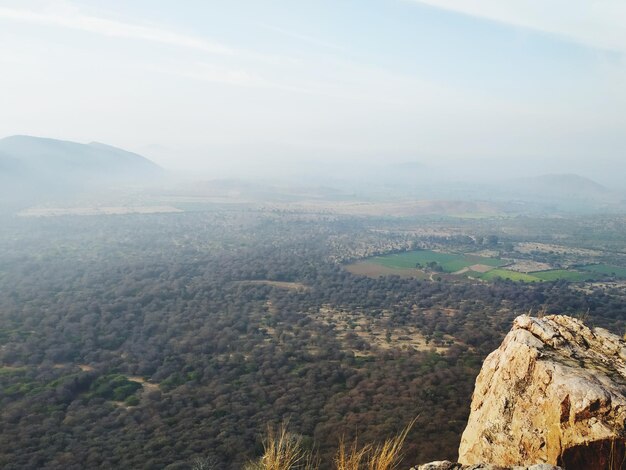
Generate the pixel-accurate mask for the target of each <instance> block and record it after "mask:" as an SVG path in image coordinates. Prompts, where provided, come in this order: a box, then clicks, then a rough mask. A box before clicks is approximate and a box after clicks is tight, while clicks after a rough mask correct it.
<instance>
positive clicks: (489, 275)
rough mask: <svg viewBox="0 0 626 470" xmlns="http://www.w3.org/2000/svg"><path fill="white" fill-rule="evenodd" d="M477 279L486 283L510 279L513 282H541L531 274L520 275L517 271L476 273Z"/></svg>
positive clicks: (494, 270)
mask: <svg viewBox="0 0 626 470" xmlns="http://www.w3.org/2000/svg"><path fill="white" fill-rule="evenodd" d="M476 277H478V278H480V279H483V280H485V281H492V280H494V279H497V278H500V279H510V280H511V281H523V282H537V281H541V279H539V278H538V277H535V276H534V275H530V274H524V273H518V272H517V271H509V270H507V269H492V270H491V271H489V272H486V273H476Z"/></svg>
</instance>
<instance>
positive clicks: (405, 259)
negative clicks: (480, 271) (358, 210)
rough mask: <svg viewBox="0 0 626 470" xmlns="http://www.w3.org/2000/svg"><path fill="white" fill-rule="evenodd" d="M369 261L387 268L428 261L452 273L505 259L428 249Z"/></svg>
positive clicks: (412, 265)
mask: <svg viewBox="0 0 626 470" xmlns="http://www.w3.org/2000/svg"><path fill="white" fill-rule="evenodd" d="M368 261H369V262H372V263H376V264H380V265H382V266H386V267H388V268H396V269H398V268H399V269H415V268H416V267H418V265H419V266H422V267H425V266H426V265H427V264H428V263H432V262H435V263H437V264H439V265H440V266H441V268H442V269H443V271H444V272H447V273H453V272H456V271H459V270H461V269H463V268H467V267H469V266H472V265H474V264H484V265H487V266H495V267H497V266H502V265H504V264H506V262H505V261H502V260H501V259H496V258H485V257H482V256H475V255H463V254H453V253H439V252H436V251H430V250H417V251H408V252H406V253H396V254H392V255H386V256H375V257H373V258H369V259H368Z"/></svg>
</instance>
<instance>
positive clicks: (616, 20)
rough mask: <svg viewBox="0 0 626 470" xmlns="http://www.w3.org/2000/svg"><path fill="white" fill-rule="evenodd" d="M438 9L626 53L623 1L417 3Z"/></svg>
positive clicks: (423, 0) (450, 0)
mask: <svg viewBox="0 0 626 470" xmlns="http://www.w3.org/2000/svg"><path fill="white" fill-rule="evenodd" d="M413 1H415V2H418V3H422V4H427V5H430V6H433V7H436V8H441V9H445V10H450V11H454V12H458V13H462V14H466V15H470V16H474V17H478V18H484V19H487V20H491V21H497V22H500V23H505V24H509V25H513V26H516V27H521V28H528V29H533V30H537V31H541V32H544V33H549V34H553V35H556V36H559V37H561V38H564V39H566V40H569V41H573V42H577V43H579V44H583V45H586V46H591V47H595V48H601V49H608V50H613V51H619V52H626V27H624V18H626V2H624V1H623V0H594V1H589V0H506V1H504V0H413Z"/></svg>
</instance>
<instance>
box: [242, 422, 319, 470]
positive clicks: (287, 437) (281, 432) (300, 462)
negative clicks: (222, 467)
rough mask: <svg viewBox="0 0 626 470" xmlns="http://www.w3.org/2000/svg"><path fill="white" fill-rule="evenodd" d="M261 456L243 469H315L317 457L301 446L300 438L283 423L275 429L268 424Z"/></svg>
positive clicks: (317, 464) (317, 463)
mask: <svg viewBox="0 0 626 470" xmlns="http://www.w3.org/2000/svg"><path fill="white" fill-rule="evenodd" d="M263 448H264V452H263V456H262V457H261V458H260V459H259V460H256V461H254V462H250V463H248V464H247V465H246V466H245V470H315V469H316V468H317V467H318V466H319V462H318V459H317V457H316V456H315V455H314V454H313V453H312V452H310V451H308V450H305V449H303V448H302V438H301V437H299V436H297V435H295V434H292V433H290V432H288V431H287V424H286V423H283V424H282V425H280V426H279V428H278V430H277V431H275V430H274V428H273V427H271V426H268V428H267V437H266V439H265V442H264V443H263Z"/></svg>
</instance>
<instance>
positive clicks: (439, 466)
mask: <svg viewBox="0 0 626 470" xmlns="http://www.w3.org/2000/svg"><path fill="white" fill-rule="evenodd" d="M411 470H563V469H562V468H561V467H556V466H554V465H548V464H545V463H543V464H537V465H531V466H530V467H520V466H514V467H501V466H498V465H491V464H477V465H462V464H460V463H453V462H448V461H447V460H441V461H439V462H430V463H425V464H424V465H419V466H418V467H417V468H415V467H413V468H412V469H411Z"/></svg>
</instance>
